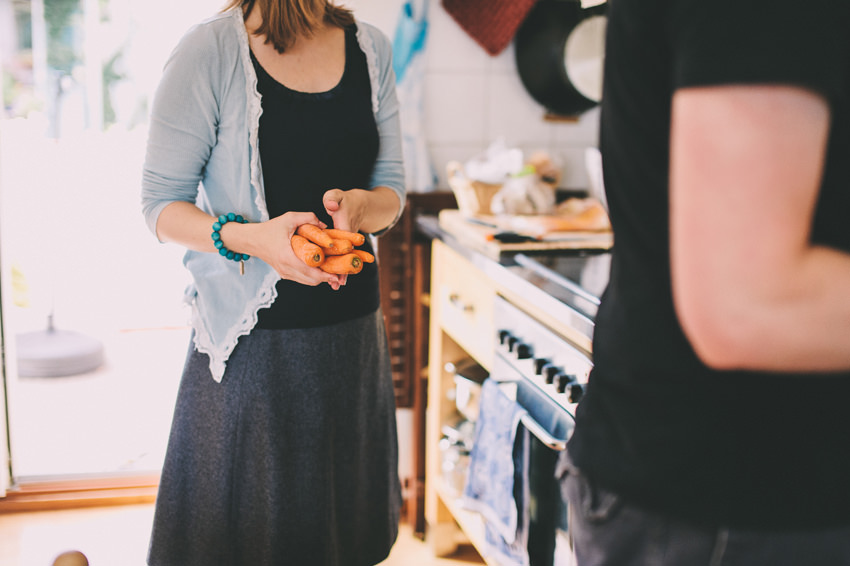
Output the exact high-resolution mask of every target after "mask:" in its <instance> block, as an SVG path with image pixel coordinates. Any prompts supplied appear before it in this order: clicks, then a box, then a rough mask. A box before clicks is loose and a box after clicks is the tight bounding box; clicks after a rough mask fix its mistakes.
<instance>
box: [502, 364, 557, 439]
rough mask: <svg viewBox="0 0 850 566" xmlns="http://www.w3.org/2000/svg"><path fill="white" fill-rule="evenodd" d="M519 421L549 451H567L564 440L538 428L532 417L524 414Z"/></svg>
mask: <svg viewBox="0 0 850 566" xmlns="http://www.w3.org/2000/svg"><path fill="white" fill-rule="evenodd" d="M489 379H493V378H489ZM493 381H495V382H496V383H499V384H502V383H516V380H513V379H493ZM519 420H520V422H521V423H522V424H523V426H524V427H525V428H527V429H528V432H530V433H531V434H533V435H534V436H536V437H537V440H539V441H540V442H542V443H543V444H544V445H546V446H547V447H548V448H549V449H550V450H554V451H555V452H563V451H564V450H566V449H567V441H566V439H561V438H555V437H554V436H552V435H551V434H549V431H547V430H546V429H545V428H543V427H542V426H540V423H538V422H537V421H536V420H534V417H532V416H531V415H529V414H528V413H524V414H523V415H522V417H520V419H519Z"/></svg>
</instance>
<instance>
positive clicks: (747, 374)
mask: <svg viewBox="0 0 850 566" xmlns="http://www.w3.org/2000/svg"><path fill="white" fill-rule="evenodd" d="M609 8H610V10H609V19H608V37H607V44H606V63H605V65H606V68H605V82H604V85H605V90H604V93H603V99H602V112H601V130H600V149H601V151H602V156H603V167H604V178H605V186H606V191H607V199H608V203H609V208H610V217H611V221H612V225H613V229H614V234H615V246H614V250H613V257H612V267H611V278H610V282H609V285H608V288H607V290H606V292H605V294H604V296H603V299H602V304H601V306H600V309H599V314H598V317H597V320H596V330H595V335H594V344H593V352H594V364H595V366H594V370H593V372H592V374H591V376H590V380H589V384H588V389H587V394H586V396H585V398H584V400H583V401H582V402H581V404H580V405H579V407H578V411H577V415H576V420H577V422H576V429H575V433H574V435H573V436H572V438H571V440H570V443H569V447H568V453H569V461H568V463H567V464H568V468H569V475H568V476H567V478H566V480H565V482H564V485H565V489H566V491H567V494H568V497H569V499H570V503H571V506H570V509H571V513H572V520H571V522H570V529H571V533H572V536H573V540H574V545H575V551H576V555H577V559H578V563H579V565H580V566H586V565H601V564H611V565H616V566H626V565H632V564H634V565H643V564H652V565H675V566H690V565H692V564H694V565H696V564H705V565H709V564H723V565H724V566H726V565H746V566H758V565H762V564H764V565H770V566H782V565H788V566H791V565H795V566H797V565H803V564H806V565H808V564H811V565H817V566H831V565H836V566H837V565H846V564H850V487H848V483H847V482H848V478H850V457H848V455H847V446H848V443H850V410H848V408H847V403H848V400H850V160H848V159H847V156H848V153H849V152H850V33H847V29H848V27H850V5H848V4H847V3H845V2H827V1H825V0H815V1H813V2H806V3H803V4H800V3H798V2H791V1H788V0H781V1H776V0H772V1H767V0H751V1H747V2H734V1H732V0H715V1H712V2H705V1H697V0H676V1H672V0H612V2H610V6H609Z"/></svg>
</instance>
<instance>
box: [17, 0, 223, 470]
mask: <svg viewBox="0 0 850 566" xmlns="http://www.w3.org/2000/svg"><path fill="white" fill-rule="evenodd" d="M220 6H221V3H220V2H212V1H210V0H181V1H180V2H171V1H167V0H31V1H30V0H0V70H2V103H3V104H2V112H0V275H2V278H0V285H2V319H3V325H4V334H5V339H6V394H7V400H8V411H9V415H8V422H9V437H10V445H11V458H12V460H11V461H12V473H13V476H14V478H16V479H18V480H20V479H21V478H32V477H44V476H51V477H55V476H76V475H90V474H112V473H122V472H133V471H151V470H158V469H159V467H160V465H161V460H162V457H163V456H164V451H165V444H166V442H167V436H168V429H169V426H170V422H171V412H172V409H173V403H174V398H175V395H176V390H177V386H178V381H179V378H180V373H181V370H182V365H183V359H184V357H185V354H186V351H187V348H188V344H189V337H190V331H189V327H188V323H187V320H188V315H189V313H188V310H187V309H186V308H184V307H183V305H182V290H183V288H184V287H185V286H186V285H187V284H188V282H189V276H188V273H187V272H186V271H185V270H184V269H183V267H182V264H181V256H182V253H183V250H181V249H180V248H179V247H177V246H168V245H161V244H159V243H158V242H157V241H156V240H155V238H154V236H153V235H152V234H151V233H150V232H149V231H148V230H147V228H146V226H145V224H144V221H143V219H142V215H141V210H140V198H139V192H140V180H141V168H142V163H143V159H144V145H145V139H146V126H147V117H148V108H149V104H150V101H151V99H152V96H153V92H154V90H155V88H156V85H157V82H158V80H159V77H160V73H161V69H162V65H163V64H164V62H165V60H166V58H167V56H168V54H169V53H170V51H171V49H173V47H174V45H175V44H176V43H177V41H178V40H179V38H180V36H181V35H182V34H183V33H184V32H185V31H186V29H188V27H189V26H190V25H192V24H194V23H196V22H197V21H199V20H200V19H202V18H203V17H205V16H208V15H211V14H213V13H214V12H215V11H217V10H218V9H219V8H220ZM57 350H58V351H59V353H57ZM98 353H99V357H98ZM69 372H70V373H71V374H70V375H61V374H63V373H69Z"/></svg>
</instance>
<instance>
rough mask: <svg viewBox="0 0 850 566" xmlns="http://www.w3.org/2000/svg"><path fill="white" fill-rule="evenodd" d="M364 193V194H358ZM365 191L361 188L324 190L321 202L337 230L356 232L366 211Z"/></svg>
mask: <svg viewBox="0 0 850 566" xmlns="http://www.w3.org/2000/svg"><path fill="white" fill-rule="evenodd" d="M360 193H364V194H360ZM366 195H367V191H364V190H363V189H351V190H350V191H343V190H341V189H331V190H329V191H327V192H325V195H324V196H323V197H322V202H323V204H324V205H325V210H326V211H327V213H328V214H329V215H330V217H331V219H332V220H333V227H334V228H337V229H339V230H348V231H349V232H357V231H358V230H360V225H361V224H362V223H363V216H364V215H365V213H366V200H367V199H366V198H364V197H365V196H366Z"/></svg>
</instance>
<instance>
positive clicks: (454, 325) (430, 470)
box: [425, 240, 496, 556]
mask: <svg viewBox="0 0 850 566" xmlns="http://www.w3.org/2000/svg"><path fill="white" fill-rule="evenodd" d="M495 297H496V288H495V285H494V283H492V281H491V280H490V279H489V278H488V277H487V276H486V275H485V274H484V273H482V272H481V271H480V270H479V269H477V268H476V267H475V266H474V265H472V263H470V262H469V261H468V260H466V259H465V258H464V257H463V256H461V255H460V254H458V253H457V252H455V251H454V250H452V249H451V248H450V247H448V246H447V245H446V244H444V243H443V242H441V241H440V240H435V241H434V244H433V251H432V263H431V327H430V334H429V360H430V363H429V365H428V406H427V420H426V465H427V470H426V478H427V481H426V485H425V487H426V489H425V519H426V522H427V526H428V530H427V537H426V540H427V541H428V542H429V544H430V545H431V547H432V550H433V551H434V553H435V554H436V555H437V556H445V555H447V554H450V553H452V552H453V551H454V550H455V549H456V547H457V543H458V539H459V538H460V537H461V533H460V532H459V529H458V525H460V527H461V529H460V530H462V531H463V536H465V537H466V538H468V539H469V540H471V541H472V543H473V544H474V545H475V546H476V547H477V548H479V549H481V548H482V547H483V524H482V523H481V520H480V519H479V517H478V515H477V514H474V513H469V512H465V511H464V510H462V509H460V507H459V506H458V505H457V499H456V496H455V495H454V494H452V493H451V492H450V491H449V490H448V489H447V487H446V486H445V485H444V484H442V482H441V479H440V478H441V473H440V472H441V462H442V458H441V454H440V449H439V443H440V438H441V437H442V427H443V425H444V424H446V423H449V422H453V421H456V420H457V419H458V417H459V415H458V413H457V409H456V406H455V404H454V403H453V402H452V401H451V400H450V395H449V392H450V390H451V389H452V388H453V387H454V376H453V375H452V374H450V373H449V372H448V371H447V370H446V369H445V365H446V363H447V362H457V361H459V360H462V359H464V358H467V357H472V358H474V359H475V360H476V361H477V362H478V363H479V364H480V365H481V366H483V367H484V368H485V369H487V370H488V371H489V370H490V369H491V368H492V364H493V355H494V351H495V348H494V343H495V342H494V341H495V333H496V330H495V327H494V323H493V305H494V300H495Z"/></svg>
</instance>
